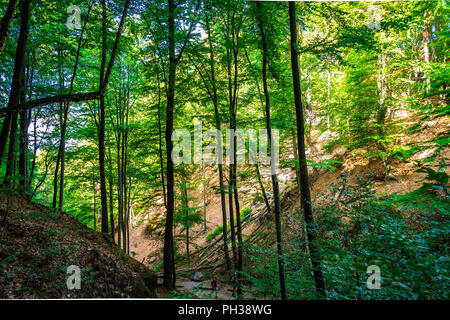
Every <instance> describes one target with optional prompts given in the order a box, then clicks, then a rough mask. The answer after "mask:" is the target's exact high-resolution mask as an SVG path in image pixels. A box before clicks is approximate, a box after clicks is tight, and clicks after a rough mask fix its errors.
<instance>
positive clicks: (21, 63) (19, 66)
mask: <svg viewBox="0 0 450 320" xmlns="http://www.w3.org/2000/svg"><path fill="white" fill-rule="evenodd" d="M30 2H31V0H23V2H22V7H21V12H20V34H19V39H18V41H17V50H16V57H15V61H14V72H13V77H12V82H11V91H10V95H9V101H8V107H7V108H6V109H7V110H15V109H16V107H17V104H18V103H19V100H20V94H21V90H22V88H21V87H22V85H21V84H22V81H21V77H23V71H24V68H25V52H26V49H27V40H28V23H29V19H30ZM5 114H6V113H5ZM15 114H16V116H15V117H16V119H17V113H15ZM12 118H13V116H12V115H9V117H8V116H6V118H5V120H4V121H3V127H2V132H1V134H0V158H2V157H3V154H4V152H5V148H6V143H7V139H8V132H9V131H10V128H11V122H12V121H11V120H12ZM0 164H1V163H0Z"/></svg>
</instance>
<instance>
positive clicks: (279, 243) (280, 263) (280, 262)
mask: <svg viewBox="0 0 450 320" xmlns="http://www.w3.org/2000/svg"><path fill="white" fill-rule="evenodd" d="M256 5H257V9H258V11H259V12H258V13H259V14H258V18H259V19H258V20H259V31H260V33H261V43H262V79H263V88H264V97H265V103H266V127H267V135H268V139H269V141H268V142H269V145H268V146H269V150H270V158H271V160H270V167H271V176H272V188H273V197H274V204H275V223H276V233H277V251H278V275H279V278H280V291H281V299H282V300H286V284H285V275H284V259H283V245H282V241H283V240H282V236H281V207H280V190H279V186H278V178H277V174H276V168H275V148H274V140H273V137H272V127H271V123H270V120H271V119H270V96H269V89H268V87H267V60H268V58H267V56H268V48H267V41H266V34H265V30H264V14H263V8H262V3H261V2H257V3H256Z"/></svg>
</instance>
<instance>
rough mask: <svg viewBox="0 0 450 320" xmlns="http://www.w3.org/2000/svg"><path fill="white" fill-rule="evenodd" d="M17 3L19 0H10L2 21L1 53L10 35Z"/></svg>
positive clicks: (0, 32)
mask: <svg viewBox="0 0 450 320" xmlns="http://www.w3.org/2000/svg"><path fill="white" fill-rule="evenodd" d="M16 5H17V0H9V3H8V7H7V8H6V12H5V15H4V16H3V18H2V20H1V21H0V53H2V50H3V47H4V45H5V42H6V37H7V36H8V30H9V26H10V25H11V21H12V19H13V16H14V10H15V9H16Z"/></svg>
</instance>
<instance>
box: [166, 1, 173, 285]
mask: <svg viewBox="0 0 450 320" xmlns="http://www.w3.org/2000/svg"><path fill="white" fill-rule="evenodd" d="M168 10H169V18H168V28H169V30H168V40H169V83H168V90H167V106H166V108H167V109H166V135H165V139H166V150H167V151H166V153H167V165H166V170H167V173H166V177H167V213H166V226H165V232H164V286H165V287H166V288H167V289H169V290H172V289H174V288H175V281H176V279H175V276H174V273H175V270H174V269H175V266H174V263H175V261H174V252H173V251H174V250H173V214H174V190H173V188H174V172H173V169H174V168H173V162H172V157H171V155H172V149H173V143H172V130H173V109H174V104H175V73H176V58H175V3H174V0H168Z"/></svg>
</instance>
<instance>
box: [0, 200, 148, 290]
mask: <svg viewBox="0 0 450 320" xmlns="http://www.w3.org/2000/svg"><path fill="white" fill-rule="evenodd" d="M71 265H75V266H77V267H79V268H80V278H81V279H80V280H81V283H80V289H74V290H69V289H68V287H67V284H66V281H67V279H68V278H69V276H70V275H72V273H71V274H67V268H68V267H69V266H71ZM155 287H156V275H155V273H154V272H152V271H150V270H149V269H148V268H146V267H145V266H144V265H142V264H140V263H138V262H137V261H135V260H134V259H131V258H130V257H128V256H127V255H126V254H124V253H123V252H122V251H121V250H120V249H119V248H118V247H116V246H115V245H113V244H112V241H111V239H110V238H108V237H104V236H103V235H102V234H101V233H100V232H96V231H93V230H92V229H89V228H87V227H86V226H85V225H84V224H82V223H81V222H79V221H78V220H76V219H75V218H73V217H71V216H69V215H67V214H65V213H59V212H57V211H55V210H54V209H52V208H48V207H45V206H42V205H38V204H35V203H33V202H31V201H29V200H28V199H27V198H25V197H23V196H17V195H13V194H10V193H5V192H3V193H0V298H2V299H6V298H94V297H95V298H100V297H118V298H120V297H141V298H144V297H154V296H155Z"/></svg>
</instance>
